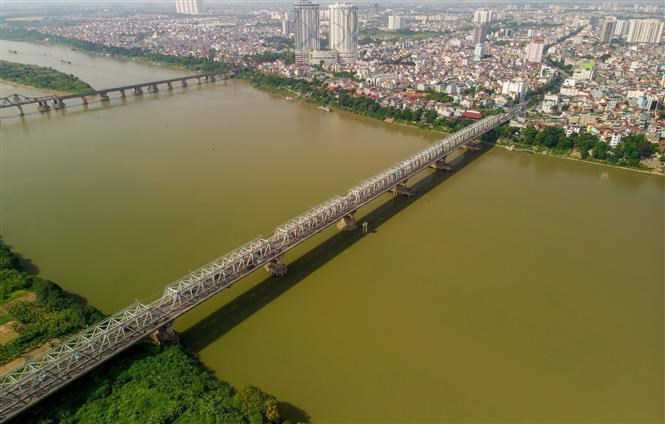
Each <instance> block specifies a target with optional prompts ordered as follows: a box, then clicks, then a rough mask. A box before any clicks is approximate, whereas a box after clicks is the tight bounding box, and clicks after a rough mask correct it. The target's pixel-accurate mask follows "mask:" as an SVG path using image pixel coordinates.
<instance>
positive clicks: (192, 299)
mask: <svg viewBox="0 0 665 424" xmlns="http://www.w3.org/2000/svg"><path fill="white" fill-rule="evenodd" d="M516 110H517V109H514V110H512V111H509V112H507V113H504V114H501V115H495V116H490V117H487V118H485V119H483V120H480V121H478V122H476V123H474V124H472V125H470V126H468V127H466V128H464V129H462V130H461V131H458V132H456V133H454V134H452V135H450V136H449V137H446V138H445V139H443V140H442V141H439V142H437V143H436V144H433V145H432V146H430V147H428V148H426V149H424V150H422V151H420V152H418V153H416V154H414V155H413V156H411V157H409V158H407V159H405V160H403V161H401V162H399V163H397V164H395V165H394V166H392V167H390V168H388V169H386V170H384V171H382V172H380V173H378V174H376V175H374V176H373V177H371V178H369V179H367V180H365V181H363V182H361V183H360V184H358V185H356V186H355V187H352V188H351V189H349V191H348V192H347V194H346V195H345V196H335V197H333V198H331V199H330V200H328V201H326V202H324V203H321V204H320V205H318V206H315V207H313V208H310V209H309V210H308V211H307V212H305V213H304V214H302V215H300V216H298V217H296V218H294V219H292V220H290V221H288V222H287V223H285V224H283V225H280V226H279V227H277V228H276V229H275V232H274V234H273V235H272V237H270V238H268V239H266V238H261V237H258V238H256V239H254V240H252V241H251V242H249V243H247V244H246V245H244V246H242V247H240V248H238V249H236V250H233V251H232V252H229V253H227V254H226V255H224V256H223V257H221V258H219V259H216V260H214V261H213V262H210V263H209V264H207V265H205V266H203V267H201V268H199V269H197V270H195V271H193V272H191V273H190V274H188V275H186V276H184V277H182V278H181V279H179V280H177V281H175V282H174V283H172V284H169V285H168V286H166V288H165V289H164V293H163V295H162V297H160V298H159V299H157V300H155V301H154V302H152V303H149V304H143V303H138V302H137V303H135V304H133V305H131V306H129V307H128V308H126V309H124V310H122V311H120V312H118V313H115V314H113V315H111V316H110V317H108V318H106V319H105V320H103V321H102V322H100V323H98V324H97V325H95V326H93V327H90V328H88V329H86V330H84V331H82V332H80V333H78V334H76V335H75V336H73V337H71V338H69V339H68V340H66V341H65V342H63V343H61V344H59V345H57V346H55V347H54V348H52V349H51V350H50V351H48V352H45V353H44V354H42V355H40V356H37V357H35V358H34V359H32V360H30V361H29V362H27V363H26V364H25V365H23V366H21V367H19V368H17V369H15V370H13V371H11V372H9V373H8V374H6V375H4V376H2V377H1V381H0V421H5V420H8V419H9V418H11V417H13V416H15V415H16V414H18V413H20V412H21V411H23V410H24V409H26V408H27V407H29V406H30V405H32V404H34V403H35V402H37V401H39V400H41V399H43V398H44V397H45V396H47V395H48V394H50V393H52V392H54V391H56V390H58V389H59V388H61V387H62V386H64V385H65V384H67V383H69V382H70V381H72V380H74V379H75V378H77V377H79V376H80V375H82V374H84V373H86V372H87V371H89V370H91V369H92V368H94V367H95V366H97V365H99V364H101V363H102V362H104V361H106V360H107V359H109V358H111V357H112V356H114V355H115V354H117V353H119V352H121V351H123V350H124V349H126V348H127V347H129V346H131V345H132V344H134V343H135V342H137V341H138V340H140V339H142V338H144V337H146V336H148V335H149V334H151V333H152V332H154V331H156V330H158V329H159V328H162V327H164V326H166V325H169V324H170V323H171V322H172V321H173V320H174V319H175V318H177V317H178V316H180V315H181V314H183V313H185V312H186V311H188V310H190V309H192V308H193V307H195V306H196V305H198V304H200V303H201V302H203V301H205V300H207V299H208V298H210V297H211V296H213V295H215V294H216V293H219V292H220V291H222V290H224V289H226V288H228V287H230V286H232V285H233V284H234V283H236V282H237V281H239V280H240V279H241V278H243V277H244V276H246V275H247V274H249V273H251V272H253V271H255V270H257V269H258V268H260V267H262V266H264V265H266V264H268V263H270V262H271V261H274V260H278V259H279V258H280V257H281V256H282V255H283V254H284V253H285V252H286V251H288V250H289V249H291V248H292V247H294V246H296V245H297V244H299V243H302V242H303V241H305V240H307V239H308V238H310V237H312V236H313V235H315V234H317V233H318V232H320V231H321V230H323V229H325V228H326V227H328V226H330V225H331V224H333V223H335V222H337V221H339V220H340V219H342V218H344V217H345V216H348V215H351V214H353V213H355V211H357V210H358V208H360V207H361V206H363V205H365V204H367V203H368V202H370V201H372V200H373V199H375V198H376V197H378V196H380V195H381V194H383V193H385V192H387V191H389V190H391V189H392V188H394V187H395V186H397V185H399V184H401V183H403V182H405V181H406V180H407V179H408V178H410V177H412V176H414V175H416V174H417V173H419V172H420V171H422V170H424V169H425V168H427V167H428V166H430V165H433V164H435V163H436V162H437V161H439V160H441V159H443V158H445V156H446V155H448V154H449V153H451V152H452V151H453V150H455V149H457V148H459V147H461V146H463V145H464V144H466V143H468V142H470V141H472V140H474V139H475V138H477V137H478V136H480V135H482V134H484V133H485V132H487V131H489V130H491V129H492V128H494V127H496V126H498V125H500V124H502V123H505V122H506V121H508V120H509V119H511V118H512V116H513V115H514V114H515V111H516Z"/></svg>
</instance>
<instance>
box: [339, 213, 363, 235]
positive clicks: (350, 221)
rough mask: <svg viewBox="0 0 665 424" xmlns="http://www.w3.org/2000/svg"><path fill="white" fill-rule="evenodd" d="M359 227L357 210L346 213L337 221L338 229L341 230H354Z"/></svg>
mask: <svg viewBox="0 0 665 424" xmlns="http://www.w3.org/2000/svg"><path fill="white" fill-rule="evenodd" d="M357 228H358V221H356V211H353V212H351V213H350V214H348V215H345V216H343V217H342V219H340V220H339V221H337V229H338V230H341V231H353V230H355V229H357Z"/></svg>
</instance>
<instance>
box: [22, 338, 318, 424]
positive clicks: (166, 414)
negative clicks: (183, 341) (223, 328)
mask: <svg viewBox="0 0 665 424" xmlns="http://www.w3.org/2000/svg"><path fill="white" fill-rule="evenodd" d="M278 406H279V405H278V402H277V399H275V398H274V397H273V396H270V395H268V394H266V393H263V392H262V391H261V390H259V389H257V388H256V387H252V386H248V387H245V388H242V389H240V390H236V389H234V388H233V387H231V386H230V385H229V384H228V383H225V382H223V381H220V380H218V379H217V378H215V377H214V376H213V375H212V374H210V373H209V372H207V371H205V370H203V369H202V367H201V365H200V364H199V363H197V361H196V360H195V359H194V358H193V357H192V356H190V355H188V354H187V353H186V352H185V351H184V349H183V348H182V347H180V346H177V345H171V346H165V347H157V346H153V345H150V344H148V343H141V344H139V345H137V346H135V347H133V348H131V349H130V350H129V351H128V352H126V353H124V354H122V355H121V356H120V357H118V358H115V359H113V360H111V361H110V362H108V363H107V364H105V365H102V367H101V368H99V369H97V370H94V371H92V372H91V373H90V374H88V375H86V376H84V377H81V378H80V379H79V380H78V381H77V382H76V384H74V385H71V386H68V388H67V390H64V391H62V392H59V393H57V394H56V395H55V396H53V397H51V398H49V399H47V400H46V401H45V402H44V403H42V404H40V405H38V406H37V407H35V408H32V409H31V410H30V411H28V412H27V413H26V414H25V415H24V416H23V417H21V418H22V419H23V420H24V421H23V422H37V423H42V424H51V423H62V424H64V423H91V424H92V423H118V424H120V423H234V424H243V423H252V424H254V423H278V422H288V421H282V419H281V418H280V411H279V407H278ZM297 418H298V419H307V417H297Z"/></svg>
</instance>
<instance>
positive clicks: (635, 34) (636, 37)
mask: <svg viewBox="0 0 665 424" xmlns="http://www.w3.org/2000/svg"><path fill="white" fill-rule="evenodd" d="M663 25H665V23H664V22H663V21H661V20H658V19H631V20H630V26H629V27H628V36H627V37H626V41H628V42H629V43H652V44H655V43H660V39H661V37H662V34H663Z"/></svg>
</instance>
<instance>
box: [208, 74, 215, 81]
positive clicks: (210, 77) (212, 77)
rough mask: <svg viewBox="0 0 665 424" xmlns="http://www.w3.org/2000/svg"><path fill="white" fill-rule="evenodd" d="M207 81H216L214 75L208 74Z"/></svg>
mask: <svg viewBox="0 0 665 424" xmlns="http://www.w3.org/2000/svg"><path fill="white" fill-rule="evenodd" d="M208 81H210V82H215V81H216V79H215V76H214V75H210V76H209V77H208Z"/></svg>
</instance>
